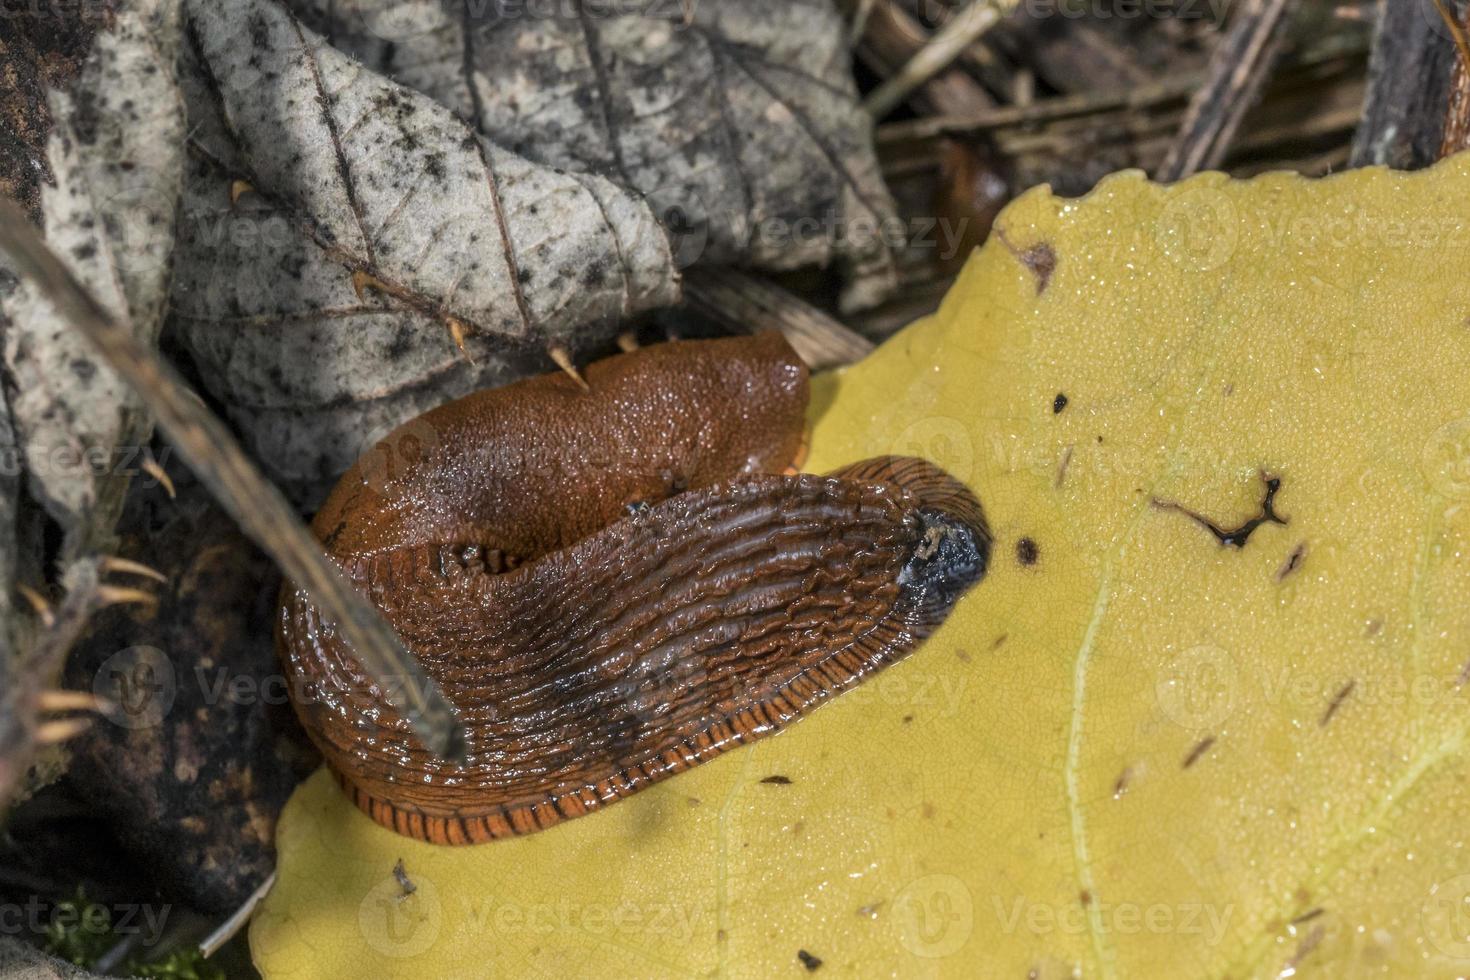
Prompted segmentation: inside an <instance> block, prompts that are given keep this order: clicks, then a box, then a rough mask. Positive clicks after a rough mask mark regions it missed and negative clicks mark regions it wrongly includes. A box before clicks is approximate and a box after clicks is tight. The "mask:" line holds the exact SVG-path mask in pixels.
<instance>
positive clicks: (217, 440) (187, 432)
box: [0, 201, 464, 759]
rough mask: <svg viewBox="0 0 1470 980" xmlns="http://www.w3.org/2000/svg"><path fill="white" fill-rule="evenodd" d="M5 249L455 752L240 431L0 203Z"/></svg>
mask: <svg viewBox="0 0 1470 980" xmlns="http://www.w3.org/2000/svg"><path fill="white" fill-rule="evenodd" d="M0 251H3V252H4V253H6V254H7V255H9V256H10V258H11V259H12V261H13V262H14V264H15V266H16V268H17V270H18V271H19V272H20V274H21V275H22V276H24V277H26V278H29V279H31V280H33V281H34V282H35V283H36V285H37V286H38V287H39V288H40V290H41V291H42V292H43V293H44V294H45V295H46V297H47V298H48V299H49V300H50V301H51V302H52V303H53V304H54V305H55V307H56V309H57V311H58V313H60V314H61V315H62V316H63V317H64V318H65V319H66V320H67V321H68V322H70V323H72V324H73V325H74V326H76V328H77V329H79V330H81V331H82V332H83V333H84V334H86V335H87V337H88V338H89V339H90V340H91V341H92V343H94V344H95V345H96V346H97V349H98V350H99V351H100V352H101V353H102V354H103V356H104V357H105V358H106V359H107V362H108V363H109V364H110V365H111V366H112V368H113V369H114V370H115V371H117V373H118V375H119V376H121V377H122V378H123V379H124V380H125V381H126V382H127V383H128V384H129V386H131V387H132V389H133V390H134V391H136V392H137V394H138V396H139V397H140V398H141V399H142V400H143V402H144V403H145V404H147V405H148V407H149V408H150V409H151V410H152V411H153V413H154V415H155V416H156V417H157V419H158V424H159V425H160V426H161V427H162V429H163V431H164V433H165V434H167V436H168V438H169V439H170V440H171V441H172V442H173V444H174V445H175V446H176V447H177V448H178V451H179V454H180V455H181V456H182V457H183V458H184V460H185V462H187V463H188V464H189V466H190V468H191V469H193V470H194V472H195V473H196V474H197V475H198V477H199V479H200V481H201V482H202V483H204V485H205V486H206V487H208V488H209V490H210V492H211V493H213V494H214V496H215V498H216V499H218V500H219V502H220V504H221V505H222V506H223V507H224V508H225V509H226V510H227V511H229V513H230V514H231V516H233V517H234V518H235V520H236V521H238V522H239V524H240V526H241V528H243V529H244V530H245V532H246V533H247V534H249V535H250V536H251V537H252V538H254V539H255V541H256V542H257V543H258V544H259V545H260V546H261V547H262V548H263V549H264V550H265V551H266V553H268V554H269V555H270V556H271V557H272V558H274V559H275V561H276V562H277V563H278V564H279V565H280V567H281V570H282V571H283V572H284V573H285V574H286V575H287V576H288V577H290V578H291V579H293V580H295V582H296V583H297V584H298V585H300V586H301V587H302V588H304V589H306V590H307V591H308V592H310V593H311V595H312V598H313V600H314V601H315V602H316V603H317V605H318V606H319V607H320V608H321V609H322V610H323V612H325V613H326V614H327V616H328V617H329V618H330V619H332V620H333V621H334V622H335V623H336V625H337V628H338V629H339V630H341V632H342V635H343V637H344V638H345V639H346V640H347V642H348V643H349V644H351V646H352V648H353V650H354V651H356V653H357V656H358V658H359V659H360V660H361V662H362V665H363V667H364V668H366V670H367V671H368V673H369V674H371V675H372V676H373V677H374V678H375V679H376V680H377V681H378V682H379V683H380V684H381V685H382V686H383V688H384V690H385V691H388V692H391V693H390V697H391V698H392V700H393V702H394V705H395V707H397V708H398V710H399V711H400V712H402V714H403V716H404V717H405V718H406V719H407V720H408V722H409V724H410V725H412V727H413V729H414V732H415V733H416V734H417V735H418V737H419V738H420V739H422V740H423V742H424V744H425V746H427V747H428V748H429V749H430V750H431V751H433V752H434V753H436V754H438V755H440V756H443V757H445V758H450V759H455V758H458V757H460V756H461V754H462V753H463V751H464V731H463V729H462V728H461V726H460V724H459V722H458V720H457V719H456V718H455V716H454V713H453V709H452V708H451V707H450V705H449V703H448V702H447V701H446V700H445V699H444V696H443V694H442V693H440V691H439V688H438V687H437V686H436V685H435V684H434V683H433V682H432V681H431V680H429V678H428V677H427V676H425V675H424V673H423V672H422V671H421V670H420V669H419V667H418V664H417V663H415V662H414V660H413V657H412V656H411V655H410V654H409V653H408V651H407V650H406V649H404V647H403V644H402V643H401V642H400V641H399V640H398V637H397V636H396V635H394V633H393V631H392V630H391V629H389V628H388V626H387V625H386V624H385V623H384V622H383V620H382V618H381V617H379V615H378V613H377V611H376V610H375V609H374V608H373V607H372V606H371V605H370V604H369V603H368V601H367V600H366V599H365V598H363V597H362V596H361V595H359V594H358V593H357V592H356V591H355V590H354V589H353V588H352V586H351V585H350V584H348V582H347V580H346V578H345V577H344V576H343V575H342V573H341V571H340V570H339V569H338V568H337V566H336V565H335V564H334V563H333V562H332V561H331V560H330V559H329V558H327V556H326V555H325V554H323V552H322V550H321V547H320V546H319V545H318V544H317V542H316V540H315V539H314V538H313V537H312V536H311V534H310V533H309V532H308V531H307V530H306V528H305V526H304V525H302V523H301V521H300V520H299V519H298V518H297V517H296V514H295V513H294V512H293V511H292V509H291V507H290V506H289V505H288V504H287V503H286V500H285V498H284V497H282V496H281V493H280V491H278V490H277V489H276V488H275V487H274V486H273V485H272V484H271V483H270V482H269V481H267V480H266V479H265V478H264V477H263V476H261V475H260V472H259V471H258V470H257V469H256V467H255V466H254V464H252V463H251V462H250V460H249V459H248V458H247V457H246V456H245V453H244V451H243V450H242V449H241V448H240V445H239V443H238V442H236V440H235V438H234V436H232V435H231V434H230V432H229V431H228V430H227V429H226V428H225V426H224V425H223V423H221V422H220V420H219V419H217V418H216V417H215V416H214V415H213V414H212V413H210V412H209V411H207V410H206V409H204V408H203V407H202V406H201V405H200V403H199V402H198V401H197V399H195V398H193V397H192V396H191V394H190V393H189V390H188V388H187V387H186V386H185V384H184V382H183V380H182V379H180V378H179V376H178V374H177V373H176V372H175V371H174V369H173V368H172V366H170V365H169V364H167V363H166V362H165V361H163V360H162V359H160V358H159V357H158V356H157V355H156V354H154V353H153V352H151V351H149V350H147V349H146V348H145V347H143V346H142V345H141V344H140V343H138V342H137V340H136V339H135V338H134V337H133V335H132V334H131V333H130V332H128V331H127V330H126V329H124V328H123V327H122V326H121V325H119V324H118V323H116V322H115V321H114V320H113V319H112V317H111V316H110V315H109V314H108V312H107V311H106V310H104V309H103V308H102V307H101V306H99V305H98V303H97V302H96V300H94V299H93V298H92V297H91V296H90V295H88V293H87V291H86V290H85V289H83V288H82V287H81V285H80V284H79V283H78V282H77V281H76V279H75V278H74V277H73V276H72V275H71V273H70V272H69V271H68V270H67V269H66V267H65V266H63V265H62V264H61V262H60V261H59V260H58V259H57V258H56V256H55V255H54V254H52V252H51V250H50V249H49V248H47V246H46V244H45V243H44V242H42V241H41V239H40V237H39V236H38V235H37V234H36V232H35V231H34V230H33V229H32V227H31V224H30V222H29V221H28V220H27V218H26V216H25V214H24V213H23V212H22V211H21V210H20V209H19V208H18V207H16V206H15V205H14V204H12V203H10V202H9V201H0Z"/></svg>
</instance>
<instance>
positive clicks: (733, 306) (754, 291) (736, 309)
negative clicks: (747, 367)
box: [684, 268, 873, 371]
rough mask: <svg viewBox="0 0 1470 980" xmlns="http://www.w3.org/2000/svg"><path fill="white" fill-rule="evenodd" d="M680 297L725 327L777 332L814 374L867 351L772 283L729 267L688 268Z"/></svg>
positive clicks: (856, 337) (868, 344) (859, 339)
mask: <svg viewBox="0 0 1470 980" xmlns="http://www.w3.org/2000/svg"><path fill="white" fill-rule="evenodd" d="M684 298H685V299H686V300H688V302H689V304H690V305H691V306H693V307H695V308H696V309H698V310H700V311H701V312H703V313H705V314H706V315H708V316H711V317H714V318H715V319H717V320H719V321H720V322H721V323H724V324H726V325H727V326H731V327H734V328H735V329H737V330H742V331H754V330H779V331H781V332H782V333H783V334H785V335H786V339H787V340H788V341H789V342H790V343H791V346H792V348H793V349H795V351H796V353H797V354H798V355H799V356H800V357H801V359H802V360H803V361H805V362H806V364H807V366H808V367H810V368H811V369H812V370H814V371H820V370H824V369H826V368H831V367H839V366H841V365H843V364H851V363H853V362H854V361H860V360H862V359H863V358H864V357H865V356H867V354H868V352H869V351H871V350H872V349H873V343H872V341H870V340H868V339H867V338H865V337H863V336H862V335H861V334H858V333H856V332H854V331H852V330H850V329H848V328H847V327H844V326H843V325H842V324H841V323H838V322H837V321H836V320H834V319H833V318H832V317H830V316H828V315H827V314H826V313H824V312H822V311H821V310H819V309H817V308H816V307H815V306H812V305H811V304H810V303H808V302H806V301H805V300H802V299H799V298H798V297H796V296H793V295H792V294H791V293H788V292H787V291H786V290H784V289H782V288H781V287H780V286H777V285H776V284H775V283H772V282H768V281H766V280H764V279H757V278H755V277H754V276H750V275H746V274H745V273H743V272H736V271H735V270H733V269H713V268H711V269H700V268H694V269H690V270H689V271H688V272H686V273H685V274H684Z"/></svg>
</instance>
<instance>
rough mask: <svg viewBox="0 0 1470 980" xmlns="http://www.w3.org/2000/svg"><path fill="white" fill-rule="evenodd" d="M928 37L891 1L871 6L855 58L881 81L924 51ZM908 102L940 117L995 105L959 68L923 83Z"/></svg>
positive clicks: (956, 67)
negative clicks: (859, 59)
mask: <svg viewBox="0 0 1470 980" xmlns="http://www.w3.org/2000/svg"><path fill="white" fill-rule="evenodd" d="M931 33H932V32H931V31H930V30H929V29H928V28H927V27H925V26H924V25H923V24H922V23H920V22H919V19H918V18H917V17H915V16H913V15H912V14H910V13H909V12H908V11H906V10H904V9H903V8H902V7H900V6H898V4H897V3H895V2H894V0H882V2H881V3H878V4H876V5H874V6H873V9H872V12H871V16H870V17H869V18H868V20H867V25H866V30H865V32H864V33H863V35H862V36H861V38H860V40H859V44H858V48H857V54H858V57H859V58H861V59H862V60H863V62H864V63H865V64H867V66H868V67H869V68H872V69H873V70H874V71H875V72H877V73H878V75H879V76H880V77H882V78H887V77H889V76H891V75H892V74H893V73H894V72H896V71H897V70H898V69H899V68H900V67H902V66H903V65H904V64H905V63H906V62H908V61H909V60H911V59H912V58H913V57H914V55H916V54H918V53H919V52H920V51H922V50H923V49H924V46H925V45H926V44H928V43H929V39H930V35H931ZM971 50H973V49H971ZM908 101H909V103H910V104H911V105H914V106H916V107H917V108H919V109H921V110H924V111H925V112H926V113H938V114H940V115H966V114H970V113H975V112H980V111H983V110H985V109H989V108H992V107H994V105H995V100H994V99H993V98H991V97H990V94H989V93H988V92H986V91H985V88H984V86H982V85H981V84H980V83H979V82H977V81H976V80H975V79H974V78H972V77H971V76H970V73H969V72H967V71H964V70H962V69H961V68H960V67H959V66H955V67H952V68H948V69H946V70H944V71H941V72H938V73H937V74H935V75H934V77H932V78H930V79H928V80H926V81H925V82H924V84H923V85H921V86H919V88H918V90H917V91H915V92H912V93H911V94H910V97H909V100H908Z"/></svg>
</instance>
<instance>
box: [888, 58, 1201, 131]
mask: <svg viewBox="0 0 1470 980" xmlns="http://www.w3.org/2000/svg"><path fill="white" fill-rule="evenodd" d="M1201 81H1202V78H1201V76H1199V75H1185V76H1183V77H1180V78H1175V79H1167V80H1165V81H1162V82H1157V83H1155V84H1152V85H1138V86H1131V87H1129V88H1126V89H1117V90H1110V91H1104V92H1080V93H1077V94H1074V95H1059V96H1055V97H1053V98H1049V99H1040V100H1038V101H1036V102H1033V103H1031V104H1030V105H1008V106H997V107H996V108H994V109H986V110H984V111H982V112H976V113H973V114H970V115H942V116H928V117H926V118H923V119H910V120H905V121H903V122H894V123H884V124H883V125H881V126H879V127H878V129H877V135H876V138H877V141H878V143H879V144H880V145H882V144H893V143H906V142H909V141H912V140H922V139H930V138H932V137H935V136H949V135H953V136H964V135H969V134H972V133H983V132H986V131H988V130H993V129H1004V128H1007V127H1011V126H1022V125H1026V124H1028V123H1037V122H1050V121H1052V120H1056V119H1069V118H1071V117H1074V116H1087V115H1091V114H1093V113H1096V112H1104V111H1107V110H1117V109H1142V108H1146V107H1148V106H1152V105H1157V104H1159V103H1161V102H1170V101H1173V100H1176V99H1183V98H1185V97H1186V96H1187V95H1188V94H1189V93H1190V92H1193V91H1195V90H1196V89H1197V88H1199V86H1200V83H1201Z"/></svg>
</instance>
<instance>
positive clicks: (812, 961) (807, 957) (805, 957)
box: [796, 949, 822, 973]
mask: <svg viewBox="0 0 1470 980" xmlns="http://www.w3.org/2000/svg"><path fill="white" fill-rule="evenodd" d="M796 958H797V959H799V960H801V965H802V966H804V967H806V969H807V972H808V973H811V972H813V971H815V970H816V969H817V967H819V966H821V965H822V961H821V960H820V959H818V958H817V957H815V956H813V955H812V954H811V953H808V952H807V951H806V950H804V949H798V950H797V951H796Z"/></svg>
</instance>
